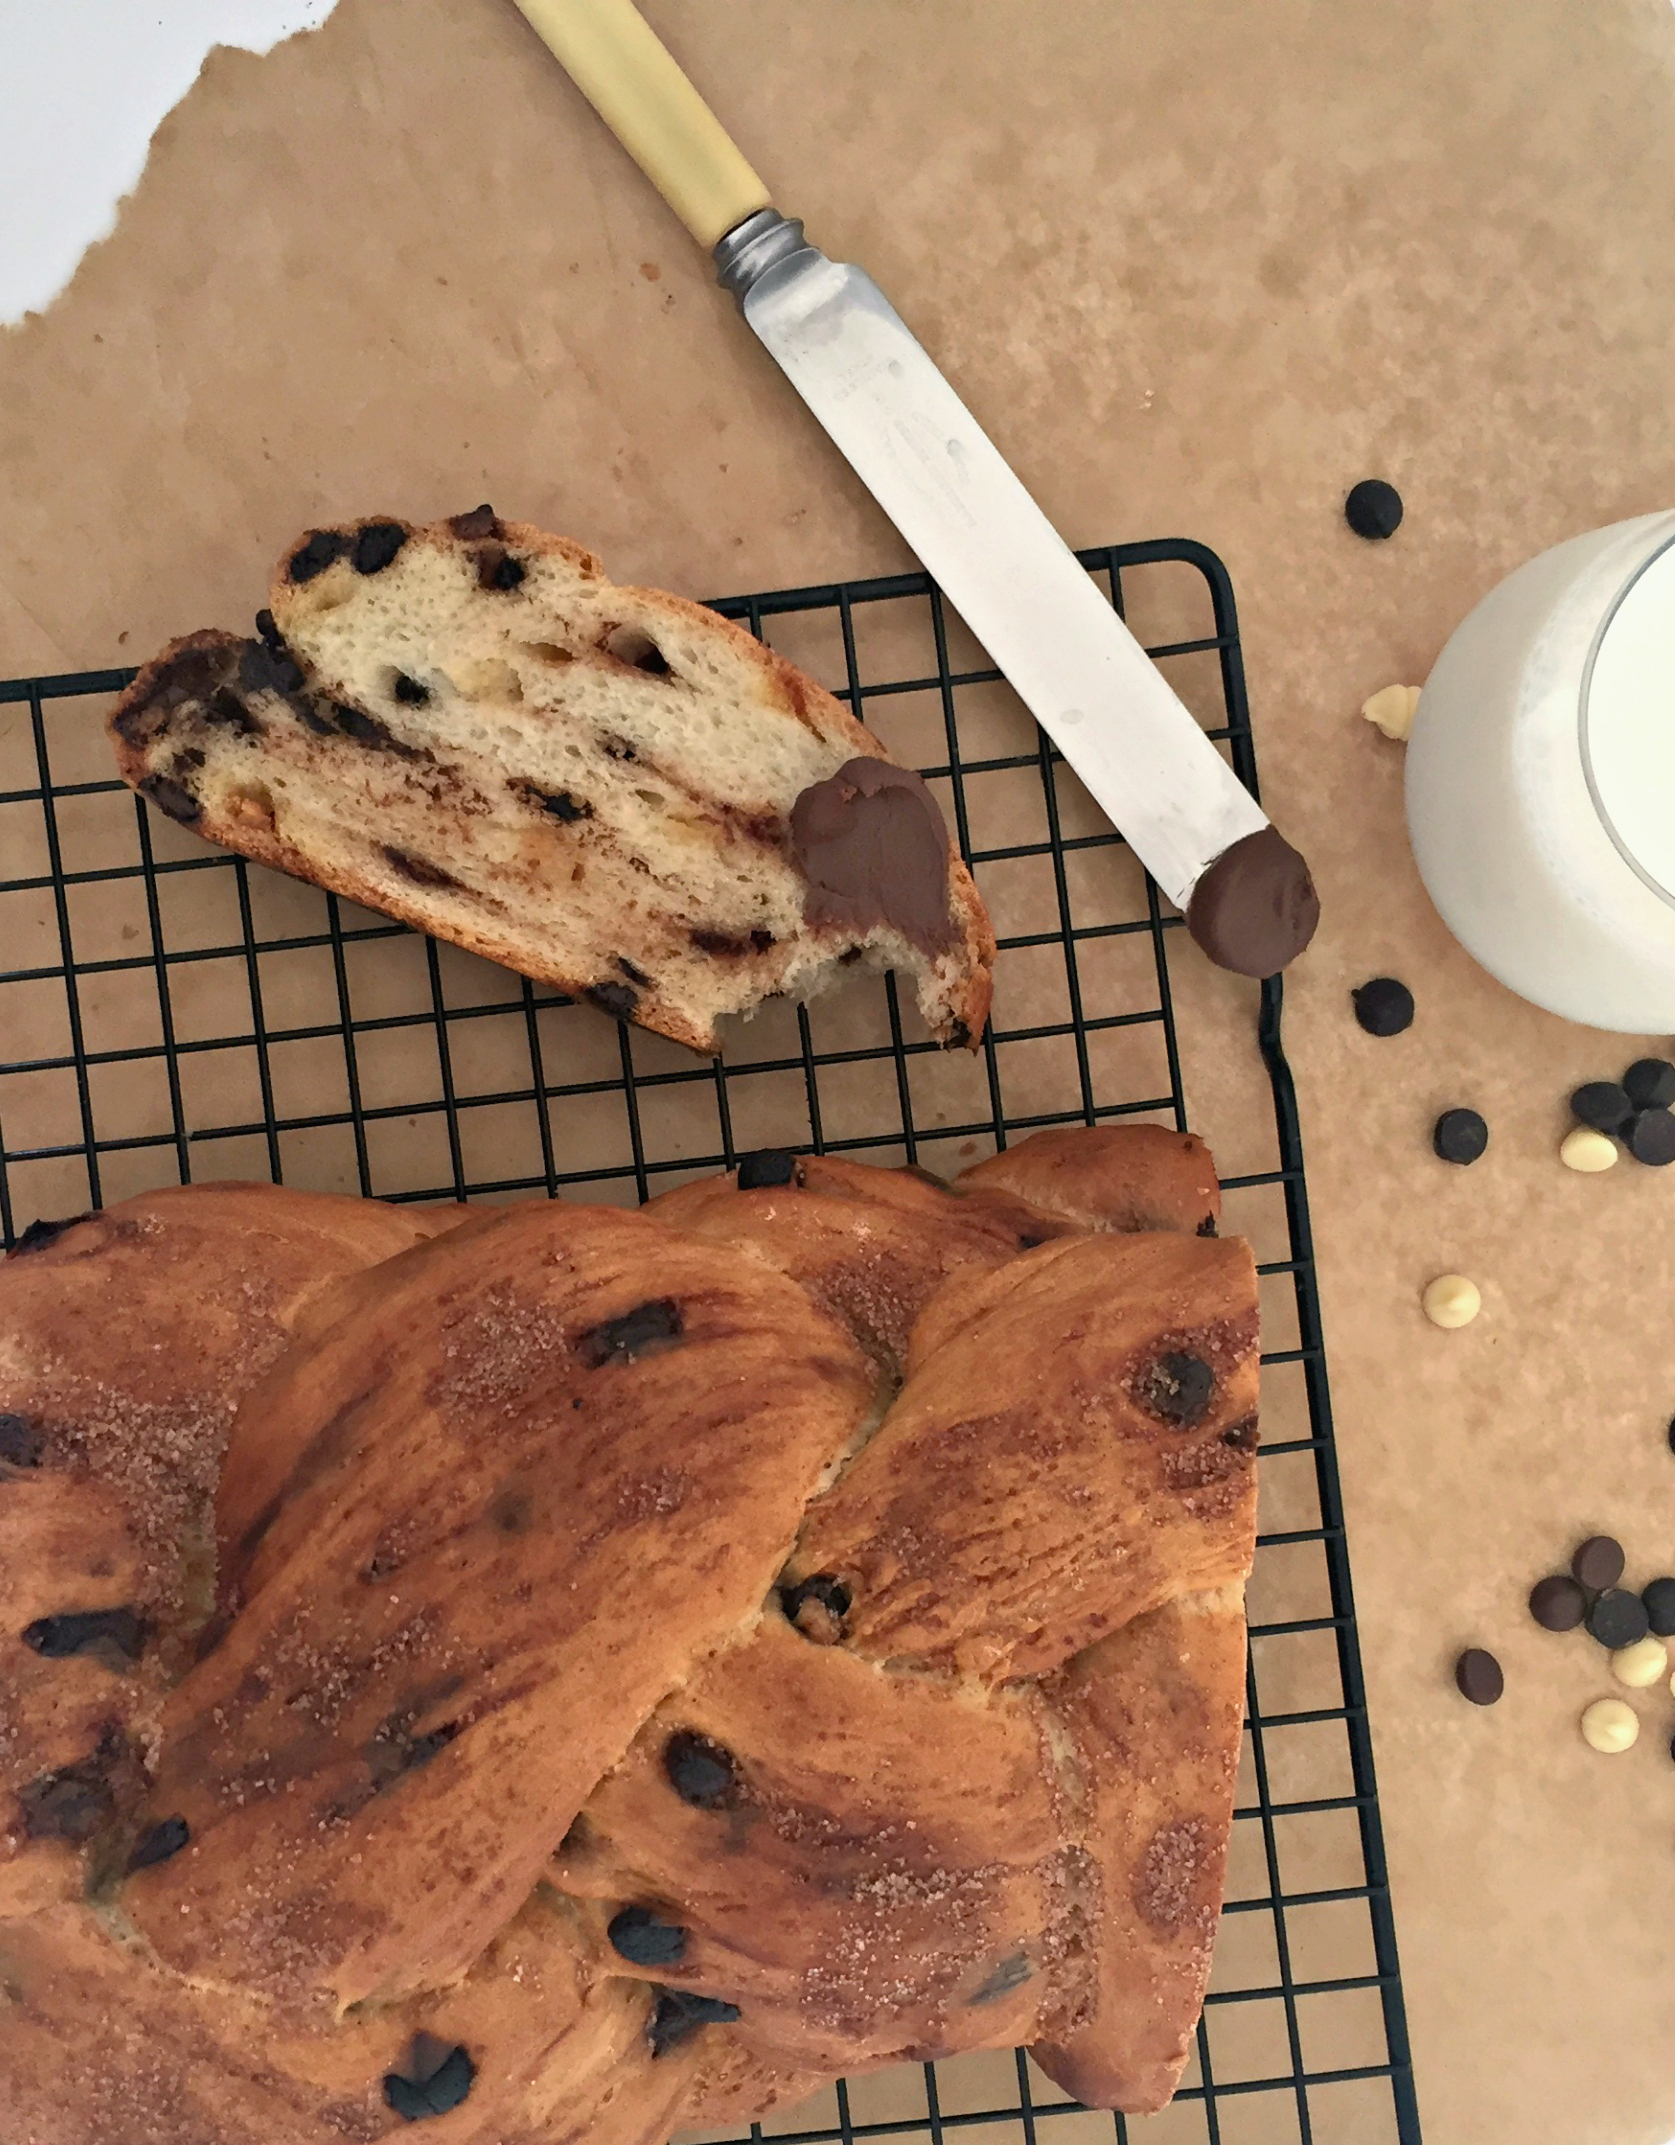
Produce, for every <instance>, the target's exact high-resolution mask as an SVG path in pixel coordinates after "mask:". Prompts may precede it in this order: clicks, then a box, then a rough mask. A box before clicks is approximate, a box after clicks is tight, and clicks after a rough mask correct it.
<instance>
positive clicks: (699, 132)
mask: <svg viewBox="0 0 1675 2145" xmlns="http://www.w3.org/2000/svg"><path fill="white" fill-rule="evenodd" d="M517 4H518V6H519V7H520V8H521V9H522V10H523V12H524V14H525V15H526V16H527V17H528V18H529V22H530V26H531V28H532V29H533V30H534V31H535V34H536V36H537V37H539V38H540V39H541V41H542V43H543V44H545V45H546V46H547V48H548V49H549V51H551V52H552V54H553V55H554V57H555V58H556V59H557V60H558V62H559V64H560V65H561V66H562V67H563V68H564V70H565V72H566V73H567V74H568V75H569V76H570V78H571V80H572V81H573V82H574V83H575V85H576V87H577V88H578V89H579V90H580V91H581V93H582V95H583V96H584V97H585V98H586V99H587V101H588V103H589V104H591V105H592V106H593V109H594V110H595V111H596V112H597V113H598V114H599V116H600V118H601V119H602V120H603V121H604V122H605V124H606V126H608V127H609V128H610V130H611V132H612V133H613V134H614V135H615V136H616V138H617V140H618V141H619V142H621V144H622V146H623V147H624V148H625V149H626V150H627V151H628V154H629V155H630V156H631V157H632V158H633V159H634V161H635V163H636V164H638V165H639V167H640V169H641V170H642V171H643V172H644V173H645V175H646V177H647V178H648V179H649V180H650V181H651V183H652V185H653V186H655V187H656V188H657V191H658V192H659V193H660V194H661V195H662V196H663V198H664V200H665V201H667V202H668V204H669V206H670V208H672V209H673V210H674V212H675V214H676V215H677V216H678V217H679V218H680V220H681V222H682V223H683V224H685V226H686V228H687V229H688V230H689V231H690V232H691V233H692V236H693V237H694V238H695V239H696V240H697V241H698V243H699V245H701V246H703V247H706V248H708V247H713V246H714V244H715V242H716V240H717V239H719V238H721V237H723V236H724V235H725V234H726V233H727V232H728V231H731V230H732V228H733V226H734V225H735V224H739V223H742V222H743V221H744V219H745V218H746V217H747V216H749V215H752V214H753V213H754V212H755V211H756V210H757V209H760V208H766V207H767V205H768V189H767V188H766V187H765V186H764V185H763V184H762V182H761V180H760V179H759V178H758V177H757V176H756V174H755V172H753V171H752V170H751V168H750V166H749V165H748V164H747V163H746V162H745V160H744V158H743V157H742V156H741V155H740V154H739V152H738V150H737V149H735V148H734V146H733V144H732V142H731V141H729V139H728V138H727V134H726V132H725V130H724V129H723V127H722V125H721V122H720V121H719V120H718V119H717V118H716V116H715V114H714V113H713V112H712V111H711V110H710V108H709V106H708V105H707V104H706V103H705V102H704V100H703V98H702V97H700V96H699V94H698V92H697V91H696V90H695V89H694V88H693V87H692V84H691V83H690V82H689V81H688V80H687V79H686V76H685V75H684V74H683V73H682V72H681V70H680V68H679V66H678V65H677V64H676V62H675V60H674V59H673V58H672V57H671V56H670V54H669V52H668V50H667V48H666V47H665V46H664V45H663V43H662V41H661V40H660V38H659V37H658V35H657V33H656V31H655V30H653V28H652V27H651V25H650V23H649V22H647V21H646V19H645V17H644V16H643V15H642V14H641V13H640V12H639V10H638V9H637V8H636V7H635V6H634V5H633V0H517Z"/></svg>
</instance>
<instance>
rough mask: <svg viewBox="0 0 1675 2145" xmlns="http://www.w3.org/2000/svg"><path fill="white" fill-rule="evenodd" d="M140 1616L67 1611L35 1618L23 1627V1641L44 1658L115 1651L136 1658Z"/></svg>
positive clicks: (141, 1640) (141, 1644)
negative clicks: (57, 1614)
mask: <svg viewBox="0 0 1675 2145" xmlns="http://www.w3.org/2000/svg"><path fill="white" fill-rule="evenodd" d="M146 1636H147V1627H146V1622H145V1619H144V1617H142V1616H137V1615H136V1614H135V1613H134V1611H133V1610H132V1609H79V1610H68V1611H66V1612H65V1613H63V1614H62V1615H59V1616H42V1617H38V1618H37V1619H36V1621H35V1622H34V1623H32V1624H28V1625H26V1626H25V1627H24V1632H23V1643H24V1644H25V1646H27V1647H28V1648H29V1649H30V1650H31V1652H33V1653H38V1654H40V1655H41V1656H42V1657H43V1658H44V1659H46V1660H48V1661H67V1660H68V1659H69V1658H70V1656H71V1655H72V1654H78V1653H98V1652H106V1653H116V1654H120V1655H121V1656H122V1658H123V1660H125V1661H137V1660H138V1659H139V1657H140V1655H141V1654H142V1653H143V1652H144V1651H145V1642H146Z"/></svg>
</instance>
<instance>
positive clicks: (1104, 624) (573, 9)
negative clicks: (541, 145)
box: [517, 0, 1319, 975]
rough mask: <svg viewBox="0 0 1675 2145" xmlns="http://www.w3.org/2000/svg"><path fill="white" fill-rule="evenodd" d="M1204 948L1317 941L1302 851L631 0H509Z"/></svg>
mask: <svg viewBox="0 0 1675 2145" xmlns="http://www.w3.org/2000/svg"><path fill="white" fill-rule="evenodd" d="M517 5H518V6H519V8H520V9H521V10H522V12H523V14H524V15H525V16H526V17H527V18H528V20H529V21H530V23H531V24H532V26H533V27H534V28H535V30H536V31H537V33H538V34H539V35H540V37H541V38H542V40H543V42H545V43H546V44H547V45H548V46H549V48H550V49H551V50H552V51H553V52H554V53H555V54H556V56H557V57H558V59H559V60H560V62H561V63H562V64H563V65H564V66H565V68H566V70H567V71H568V72H569V73H570V74H571V76H572V77H573V79H574V80H575V81H576V83H577V86H578V87H579V88H580V89H581V91H582V93H583V95H584V96H586V97H587V98H588V100H589V102H590V103H592V105H593V106H594V108H595V109H596V110H597V111H598V112H599V114H600V116H601V117H602V118H603V119H604V120H605V122H606V124H607V125H608V126H609V127H610V128H611V129H612V131H613V132H614V133H615V134H616V136H617V138H618V139H619V141H621V142H622V143H623V145H624V147H626V148H627V149H628V150H629V153H630V154H631V155H632V156H633V157H634V158H635V161H636V162H637V163H639V165H640V166H641V168H642V170H644V171H645V172H646V174H647V176H648V177H649V178H650V179H651V180H652V182H653V184H654V185H656V186H657V187H658V189H659V191H660V192H661V193H662V194H663V196H664V198H665V199H666V200H667V201H668V202H669V204H670V206H671V207H672V208H674V210H675V211H676V213H677V215H679V216H680V217H681V220H682V221H683V222H684V223H685V224H686V226H687V228H688V229H689V230H690V231H691V232H692V234H693V236H694V237H696V238H697V239H698V240H699V241H700V243H701V244H704V245H706V246H708V247H710V249H711V250H712V253H713V255H714V258H715V262H716V266H717V270H718V272H719V275H720V278H721V281H722V283H723V284H724V285H725V286H726V288H728V289H729V290H731V291H732V292H733V294H734V296H735V297H736V298H737V299H738V301H739V303H740V305H741V307H742V309H743V312H744V317H745V319H746V321H747V322H748V323H749V325H750V327H751V328H752V330H753V331H754V332H755V334H756V335H757V337H758V338H759V340H760V341H761V343H762V344H763V346H764V348H765V349H766V350H767V351H768V352H769V354H770V355H771V356H772V357H773V359H774V360H775V362H776V363H777V364H778V365H779V367H780V369H781V370H782V371H783V372H784V373H785V375H786V377H787V378H788V379H789V380H790V382H791V384H792V386H793V387H795V388H796V390H797V392H798V393H799V394H800V395H801V396H802V398H803V400H804V402H805V403H806V404H807V405H808V407H809V409H810V410H811V411H812V412H813V414H814V416H815V417H816V418H817V419H818V421H819V422H820V424H821V425H822V426H823V428H824V429H825V431H826V432H827V434H828V435H829V436H830V438H831V439H832V441H833V442H834V444H835V445H836V446H837V448H838V449H839V451H840V452H841V453H842V454H843V455H844V457H845V459H846V460H847V461H848V462H849V463H850V465H851V466H852V467H853V468H854V470H855V472H856V474H857V475H858V476H859V477H860V479H861V481H862V483H863V484H865V485H866V487H867V489H868V490H869V491H870V492H871V493H872V495H873V497H874V498H875V499H876V500H877V501H878V503H879V505H880V506H881V507H882V508H883V509H884V512H885V513H886V514H887V515H888V516H889V518H890V519H891V521H892V522H894V524H895V525H896V527H897V528H898V529H899V530H900V532H901V534H902V535H903V537H905V539H906V540H907V542H908V544H909V545H910V546H911V548H912V549H913V551H914V552H915V553H916V554H917V555H918V557H919V559H920V560H921V562H922V563H923V565H924V567H925V569H926V571H927V572H928V573H929V574H930V576H931V578H932V579H933V580H934V581H935V582H936V583H937V584H938V586H939V587H940V588H941V589H942V591H943V593H944V594H945V595H946V597H947V598H948V600H949V602H950V603H952V605H953V606H954V608H955V610H957V611H958V612H959V614H960V616H961V617H962V618H963V619H964V620H965V622H966V624H967V625H968V626H969V627H970V629H971V631H972V632H973V633H974V634H975V635H976V637H977V639H978V640H979V641H980V642H981V643H982V644H983V646H984V647H985V648H986V649H987V650H988V652H989V654H990V656H991V657H992V658H993V660H994V663H995V665H996V667H997V668H998V669H999V670H1000V671H1001V672H1002V673H1003V675H1004V676H1005V677H1006V679H1007V681H1008V683H1009V684H1010V685H1011V686H1012V688H1013V690H1014V691H1015V692H1016V693H1017V694H1018V696H1019V698H1020V699H1021V700H1022V701H1023V703H1024V705H1025V706H1026V707H1027V708H1028V709H1029V711H1030V713H1031V714H1032V715H1033V716H1034V717H1035V719H1036V721H1037V722H1038V723H1039V724H1040V725H1041V727H1042V729H1043V730H1045V731H1046V733H1047V735H1048V736H1049V737H1050V738H1051V739H1052V741H1053V743H1054V744H1055V745H1056V746H1057V747H1058V748H1059V750H1060V751H1061V752H1062V753H1063V755H1064V757H1065V758H1066V760H1068V761H1069V763H1070V765H1071V766H1072V767H1073V768H1074V769H1075V770H1076V773H1077V774H1078V775H1079V776H1080V777H1081V779H1082V781H1083V782H1084V783H1085V785H1086V786H1087V788H1088V790H1089V792H1090V794H1091V795H1092V796H1093V798H1094V799H1095V801H1096V802H1097V803H1098V804H1099V806H1100V808H1101V809H1102V810H1103V811H1104V812H1105V813H1106V814H1107V816H1108V817H1109V818H1110V820H1111V822H1112V824H1113V825H1114V826H1115V827H1116V828H1117V829H1118V830H1119V831H1120V832H1121V833H1122V835H1123V836H1124V837H1125V839H1126V840H1127V841H1128V842H1129V844H1130V846H1131V847H1132V848H1133V850H1134V852H1135V854H1136V855H1137V856H1138V857H1139V859H1140V861H1141V862H1142V863H1143V864H1144V865H1145V867H1146V869H1147V870H1148V871H1149V872H1150V873H1151V875H1152V877H1153V878H1154V879H1155V880H1156V882H1157V884H1158V886H1159V887H1160V889H1161V890H1162V892H1163V893H1164V894H1165V895H1166V896H1167V897H1168V898H1169V899H1170V900H1171V901H1173V902H1174V903H1175V904H1176V906H1177V907H1178V908H1180V909H1181V910H1182V911H1183V912H1184V913H1185V914H1186V917H1187V921H1188V926H1189V928H1190V930H1191V932H1192V935H1193V936H1194V938H1196V939H1197V940H1198V942H1199V943H1200V945H1202V946H1203V947H1204V948H1205V950H1206V952H1208V953H1209V955H1210V957H1211V959H1212V960H1215V961H1217V962H1218V963H1219V964H1220V965H1221V966H1223V967H1226V968H1232V969H1235V970H1238V971H1239V972H1241V973H1243V974H1246V975H1270V974H1272V973H1274V972H1275V971H1276V970H1278V969H1280V968H1283V967H1284V966H1285V965H1286V963H1287V962H1288V961H1290V960H1291V959H1293V958H1294V957H1295V955H1296V954H1298V953H1300V952H1301V951H1302V950H1303V948H1304V946H1306V945H1307V944H1308V942H1309V940H1310V938H1311V937H1312V936H1313V932H1314V927H1315V923H1316V921H1317V920H1318V916H1319V904H1318V901H1317V900H1316V897H1315V892H1314V886H1313V883H1312V880H1311V878H1310V876H1309V871H1308V867H1307V865H1306V864H1305V863H1304V861H1303V859H1302V857H1301V856H1300V855H1299V854H1298V853H1297V851H1296V850H1295V849H1293V848H1292V847H1291V845H1290V843H1288V842H1287V841H1286V840H1285V839H1284V837H1283V836H1281V835H1280V834H1279V833H1278V831H1277V830H1276V829H1275V828H1274V827H1273V826H1272V824H1271V823H1270V821H1269V820H1268V818H1267V815H1266V814H1265V813H1264V812H1263V810H1262V808H1261V806H1260V805H1259V804H1258V803H1257V801H1256V799H1255V798H1254V797H1253V796H1252V795H1251V793H1250V792H1249V790H1247V789H1246V788H1245V787H1244V785H1243V784H1242V783H1241V782H1240V781H1239V779H1238V777H1237V776H1236V775H1235V774H1234V772H1233V770H1232V769H1231V767H1229V766H1228V764H1227V763H1226V761H1225V760H1224V759H1223V758H1222V757H1221V755H1220V753H1219V752H1217V750H1216V748H1215V746H1214V744H1213V743H1212V742H1211V740H1210V739H1209V738H1208V737H1207V736H1206V735H1205V733H1204V731H1203V729H1202V728H1201V727H1200V725H1199V723H1198V722H1197V720H1196V719H1195V718H1194V716H1193V715H1192V713H1191V711H1190V710H1189V709H1188V708H1187V707H1186V705H1185V704H1184V703H1183V702H1182V701H1181V699H1180V698H1179V696H1178V695H1177V694H1176V693H1175V691H1174V689H1173V688H1172V687H1171V686H1170V684H1169V682H1168V680H1167V679H1166V678H1165V677H1164V676H1163V673H1162V672H1161V671H1160V670H1159V669H1158V667H1157V665H1156V664H1155V663H1153V662H1152V661H1151V659H1150V658H1149V657H1148V656H1147V655H1146V653H1145V651H1144V650H1143V649H1142V648H1141V646H1140V644H1139V642H1138V641H1137V640H1136V639H1135V638H1134V636H1133V634H1132V633H1130V631H1129V630H1128V628H1127V626H1126V625H1125V624H1124V623H1123V621H1122V619H1121V618H1120V617H1119V616H1118V614H1117V612H1116V610H1115V609H1114V608H1113V607H1112V605H1111V604H1110V603H1109V602H1107V600H1106V599H1105V597H1104V596H1103V595H1102V594H1101V593H1100V591H1099V589H1098V587H1097V586H1096V585H1095V583H1094V582H1093V580H1092V579H1091V577H1090V576H1089V575H1088V574H1087V572H1086V571H1085V570H1084V569H1083V567H1082V566H1081V565H1080V563H1079V562H1078V561H1077V559H1076V557H1075V555H1074V554H1073V553H1072V551H1071V550H1070V548H1069V546H1068V545H1067V544H1066V543H1065V542H1064V540H1063V539H1062V538H1061V537H1060V536H1059V534H1058V532H1057V531H1056V530H1055V529H1054V528H1053V526H1052V524H1051V522H1049V521H1048V519H1047V517H1046V515H1045V514H1044V513H1043V512H1042V511H1041V509H1040V507H1039V506H1038V505H1037V504H1036V503H1035V501H1034V499H1032V498H1031V496H1030V494H1029V492H1028V491H1027V490H1026V489H1025V487H1024V486H1023V484H1022V483H1021V482H1020V481H1019V479H1018V478H1017V477H1016V476H1015V475H1014V473H1013V471H1012V470H1011V468H1010V467H1009V466H1008V465H1007V463H1006V461H1005V459H1004V458H1003V456H1002V455H1001V453H1000V451H999V449H998V448H997V447H996V446H995V445H994V443H993V442H992V441H991V440H990V439H989V437H988V435H987V434H986V433H985V432H984V431H983V429H982V427H981V426H980V425H979V424H978V422H977V420H976V419H975V418H974V417H973V416H972V414H971V412H970V411H969V410H968V409H967V408H966V406H965V404H964V403H963V402H961V400H960V399H959V397H958V395H957V394H956V393H955V392H954V390H953V388H952V387H951V386H950V385H949V384H948V382H947V381H946V380H945V379H944V378H943V376H942V374H941V372H940V371H939V370H938V369H937V367H936V365H935V363H934V362H933V360H932V359H931V357H930V356H929V354H928V353H927V352H926V350H925V349H924V348H923V346H922V345H921V344H920V343H919V342H918V341H917V340H916V339H915V337H914V335H913V334H912V332H911V330H910V329H909V328H908V326H907V324H906V322H905V321H903V320H902V318H901V316H900V315H899V314H898V313H897V312H896V311H895V309H894V307H892V306H891V304H890V302H889V300H888V299H887V298H886V297H885V296H884V293H883V292H882V291H881V290H880V289H879V288H878V286H877V284H876V283H874V282H873V280H872V278H871V277H870V276H868V275H867V274H866V273H865V271H864V270H863V269H860V268H857V267H854V266H852V265H850V264H848V263H844V262H840V261H833V260H830V259H828V257H827V256H826V255H825V254H824V253H822V252H821V251H820V250H819V249H818V247H815V246H812V245H810V244H809V243H808V242H807V240H806V239H805V237H804V235H803V227H802V225H801V224H800V223H799V222H797V221H795V220H794V219H792V218H788V217H785V216H782V215H781V214H780V213H779V212H778V211H777V210H776V209H774V208H773V207H772V206H771V205H769V203H768V197H767V193H766V189H765V188H764V187H763V185H762V182H761V180H760V179H759V178H758V177H757V175H756V174H755V172H754V171H753V170H752V169H751V168H750V166H749V165H748V164H747V163H746V162H745V160H744V159H743V157H742V156H741V155H740V154H739V152H738V150H737V149H736V148H735V147H734V145H733V144H732V142H731V141H730V140H729V138H728V137H727V135H726V133H725V132H724V130H723V129H722V127H721V125H720V123H719V122H718V121H717V120H716V119H715V117H714V115H713V113H711V112H710V110H709V108H708V107H707V106H706V105H705V104H704V103H703V101H702V100H701V99H700V98H699V96H698V93H697V91H696V90H695V89H693V87H692V85H691V84H690V82H688V81H687V79H686V77H685V75H684V74H683V73H682V72H681V70H680V68H679V67H678V65H677V64H676V62H675V60H674V59H673V58H672V56H671V55H670V54H669V52H668V51H667V49H666V48H665V47H664V46H663V45H662V44H661V43H660V42H659V40H658V39H657V37H656V35H655V33H654V32H653V31H652V30H651V28H650V26H649V25H648V24H647V23H646V22H645V20H644V18H643V17H642V16H640V15H639V13H638V12H637V10H636V9H635V8H634V7H633V5H632V4H631V0H517Z"/></svg>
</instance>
